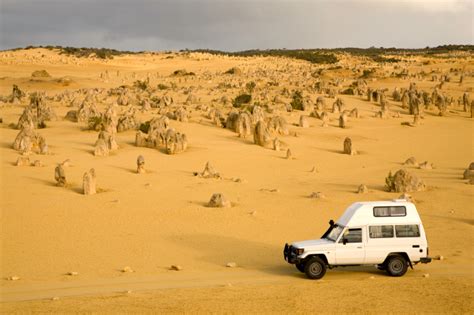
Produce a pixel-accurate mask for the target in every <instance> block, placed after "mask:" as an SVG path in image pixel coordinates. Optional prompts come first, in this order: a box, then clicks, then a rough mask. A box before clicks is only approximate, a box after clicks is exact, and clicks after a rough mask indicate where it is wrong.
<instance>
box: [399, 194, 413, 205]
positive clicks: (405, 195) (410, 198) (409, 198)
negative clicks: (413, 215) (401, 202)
mask: <svg viewBox="0 0 474 315" xmlns="http://www.w3.org/2000/svg"><path fill="white" fill-rule="evenodd" d="M398 199H405V200H406V201H409V202H412V203H414V202H415V198H413V196H412V195H410V194H407V193H403V194H401V195H400V197H398Z"/></svg>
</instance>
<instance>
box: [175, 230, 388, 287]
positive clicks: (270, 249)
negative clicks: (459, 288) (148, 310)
mask: <svg viewBox="0 0 474 315" xmlns="http://www.w3.org/2000/svg"><path fill="white" fill-rule="evenodd" d="M169 240H170V241H172V242H176V243H179V245H180V246H185V247H188V248H189V249H191V250H193V251H196V252H197V253H198V254H197V258H198V259H199V260H201V261H203V262H206V263H210V264H215V265H216V266H219V267H225V266H226V264H227V263H228V262H235V263H236V264H237V265H238V268H243V269H247V270H254V271H260V272H263V273H266V274H270V275H276V276H284V277H291V278H295V277H296V278H301V279H307V278H306V276H305V274H304V273H301V272H299V271H298V270H297V269H296V267H295V266H294V265H290V264H288V263H286V262H285V261H284V259H283V245H284V244H282V246H281V247H278V246H275V245H270V244H266V243H262V242H258V241H249V240H245V239H240V238H236V237H229V236H221V235H210V234H192V235H179V236H175V237H170V238H169ZM347 272H350V273H358V274H359V275H360V274H366V275H383V274H384V273H383V272H382V271H380V270H377V269H376V268H374V267H372V266H348V267H338V268H333V269H331V270H329V269H328V273H329V274H332V275H334V276H335V277H338V276H341V275H343V274H344V273H347Z"/></svg>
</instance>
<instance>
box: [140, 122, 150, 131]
mask: <svg viewBox="0 0 474 315" xmlns="http://www.w3.org/2000/svg"><path fill="white" fill-rule="evenodd" d="M138 130H140V131H141V132H143V133H148V131H149V130H150V121H146V122H144V123H141V124H140V127H138Z"/></svg>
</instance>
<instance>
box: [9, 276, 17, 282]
mask: <svg viewBox="0 0 474 315" xmlns="http://www.w3.org/2000/svg"><path fill="white" fill-rule="evenodd" d="M7 280H9V281H17V280H20V277H18V276H11V277H8V278H7Z"/></svg>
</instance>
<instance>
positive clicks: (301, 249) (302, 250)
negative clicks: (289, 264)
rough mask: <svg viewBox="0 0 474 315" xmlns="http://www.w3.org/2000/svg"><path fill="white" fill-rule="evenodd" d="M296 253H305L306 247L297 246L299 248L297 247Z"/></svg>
mask: <svg viewBox="0 0 474 315" xmlns="http://www.w3.org/2000/svg"><path fill="white" fill-rule="evenodd" d="M296 253H297V254H298V255H301V254H303V253H304V248H297V249H296Z"/></svg>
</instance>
